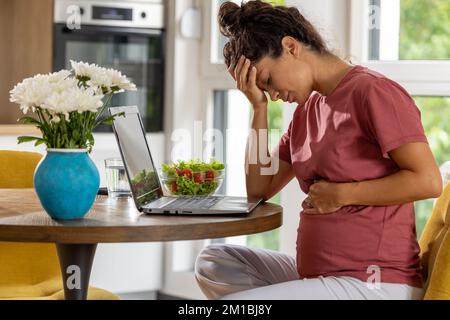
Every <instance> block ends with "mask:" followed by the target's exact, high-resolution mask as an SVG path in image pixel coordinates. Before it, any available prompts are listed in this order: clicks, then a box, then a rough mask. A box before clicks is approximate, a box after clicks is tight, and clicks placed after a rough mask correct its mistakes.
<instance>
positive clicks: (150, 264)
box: [0, 134, 165, 293]
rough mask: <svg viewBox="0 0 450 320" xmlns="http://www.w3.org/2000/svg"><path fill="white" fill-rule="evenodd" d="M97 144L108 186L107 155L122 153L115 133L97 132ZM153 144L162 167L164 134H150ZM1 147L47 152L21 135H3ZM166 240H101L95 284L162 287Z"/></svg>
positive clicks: (124, 288)
mask: <svg viewBox="0 0 450 320" xmlns="http://www.w3.org/2000/svg"><path fill="white" fill-rule="evenodd" d="M94 138H95V141H96V144H95V147H94V150H93V152H92V154H91V158H92V160H93V161H94V162H95V164H96V165H97V168H98V169H99V172H100V177H101V186H106V183H105V181H106V178H105V169H104V159H106V158H110V157H119V158H120V153H119V149H118V147H117V143H116V140H115V137H114V135H113V134H95V135H94ZM147 139H148V143H149V146H150V148H151V150H152V155H153V156H154V161H155V163H156V164H155V165H157V166H158V167H159V165H160V164H161V162H163V161H164V150H165V145H164V143H165V138H164V135H163V134H150V135H147ZM0 149H3V150H22V151H33V152H39V153H42V154H45V146H40V147H38V148H36V147H34V146H33V144H31V143H28V144H21V145H17V136H0ZM162 250H163V245H162V243H138V244H100V245H99V246H98V248H97V253H96V255H95V261H94V266H93V269H92V276H91V285H93V286H96V287H99V288H102V289H106V290H110V291H112V292H115V293H127V292H139V291H153V290H157V289H159V288H160V287H161V280H162V266H163V251H162Z"/></svg>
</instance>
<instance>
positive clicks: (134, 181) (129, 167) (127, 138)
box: [110, 107, 162, 208]
mask: <svg viewBox="0 0 450 320" xmlns="http://www.w3.org/2000/svg"><path fill="white" fill-rule="evenodd" d="M110 112H111V114H116V113H121V112H125V114H126V115H125V117H116V119H115V120H114V126H113V127H114V132H115V134H116V137H117V141H118V143H119V148H120V152H121V154H122V158H123V161H124V165H125V167H126V171H127V174H128V179H129V181H130V186H131V189H132V192H133V196H134V199H135V201H136V205H137V207H138V208H141V207H142V206H143V205H144V204H146V203H148V202H150V201H153V200H155V199H158V198H160V197H161V196H162V190H161V185H160V183H159V179H158V176H157V175H158V173H157V170H156V168H155V166H154V164H153V160H152V157H151V154H150V149H149V147H148V146H147V140H146V138H145V131H144V128H143V126H142V121H141V119H140V116H139V113H138V109H137V108H135V107H123V108H110Z"/></svg>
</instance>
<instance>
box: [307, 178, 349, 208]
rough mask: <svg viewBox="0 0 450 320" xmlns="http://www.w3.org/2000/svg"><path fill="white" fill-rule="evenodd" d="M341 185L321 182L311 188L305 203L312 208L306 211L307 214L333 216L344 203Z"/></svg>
mask: <svg viewBox="0 0 450 320" xmlns="http://www.w3.org/2000/svg"><path fill="white" fill-rule="evenodd" d="M341 185H342V184H340V183H331V182H328V181H324V180H323V181H319V182H317V183H315V184H313V185H312V186H311V187H310V188H309V194H308V197H307V198H306V200H305V202H306V203H308V204H309V205H310V206H311V208H309V209H305V210H304V213H306V214H331V213H334V212H336V211H338V210H339V209H341V208H342V207H344V203H343V201H342V200H341V197H342V192H341V188H340V186H341Z"/></svg>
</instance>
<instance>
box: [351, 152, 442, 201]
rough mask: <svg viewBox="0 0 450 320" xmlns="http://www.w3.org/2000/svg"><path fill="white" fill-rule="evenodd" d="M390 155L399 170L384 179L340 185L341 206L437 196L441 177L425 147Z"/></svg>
mask: <svg viewBox="0 0 450 320" xmlns="http://www.w3.org/2000/svg"><path fill="white" fill-rule="evenodd" d="M390 156H391V158H392V160H394V161H395V163H397V165H398V167H399V168H400V171H399V172H397V173H395V174H393V175H391V176H389V177H386V178H382V179H378V180H373V181H364V182H358V183H352V184H348V185H344V188H345V189H346V192H345V194H346V196H345V199H344V204H345V205H352V204H355V205H370V206H377V205H399V204H404V203H408V202H414V201H418V200H423V199H429V198H437V197H439V196H440V195H441V193H442V178H441V174H440V172H439V168H438V166H437V164H436V161H435V159H434V157H433V154H432V152H431V150H430V147H429V145H428V144H426V143H410V144H407V145H405V146H402V147H400V148H398V149H396V150H394V151H392V152H391V153H390Z"/></svg>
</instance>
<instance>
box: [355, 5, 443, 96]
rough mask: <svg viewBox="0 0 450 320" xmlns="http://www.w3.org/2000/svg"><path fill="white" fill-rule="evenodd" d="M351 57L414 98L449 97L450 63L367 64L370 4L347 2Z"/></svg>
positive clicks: (430, 61)
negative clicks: (396, 83) (400, 86)
mask: <svg viewBox="0 0 450 320" xmlns="http://www.w3.org/2000/svg"><path fill="white" fill-rule="evenodd" d="M350 1H351V4H350V56H351V57H352V60H355V61H352V62H354V63H358V64H362V65H364V66H366V67H368V68H370V69H373V70H375V71H378V72H380V73H382V74H384V75H386V76H387V77H389V78H391V79H393V80H395V81H397V82H398V83H400V84H401V85H402V86H404V87H405V88H406V89H407V90H408V91H409V93H410V94H411V95H413V96H450V60H399V61H379V60H369V59H368V57H369V32H368V21H369V4H370V3H369V0H350Z"/></svg>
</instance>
